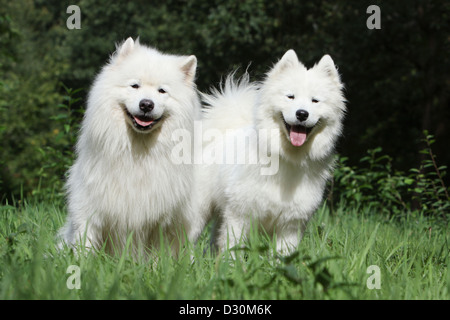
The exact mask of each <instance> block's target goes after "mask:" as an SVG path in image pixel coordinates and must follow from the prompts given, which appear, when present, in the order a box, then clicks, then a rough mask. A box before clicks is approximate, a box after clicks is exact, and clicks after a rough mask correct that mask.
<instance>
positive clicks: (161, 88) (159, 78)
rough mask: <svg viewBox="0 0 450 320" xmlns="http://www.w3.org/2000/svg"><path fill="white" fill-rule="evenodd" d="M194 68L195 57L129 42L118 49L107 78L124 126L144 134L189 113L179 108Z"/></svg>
mask: <svg viewBox="0 0 450 320" xmlns="http://www.w3.org/2000/svg"><path fill="white" fill-rule="evenodd" d="M196 66H197V59H196V57H195V56H175V55H168V54H162V53H160V52H158V51H157V50H155V49H153V48H150V47H147V46H144V45H141V44H140V43H139V41H138V40H136V41H133V39H132V38H128V39H127V40H126V41H125V42H124V43H123V44H121V45H120V46H118V48H117V50H116V52H115V53H114V55H113V56H112V57H111V61H110V64H109V65H108V67H107V68H108V69H109V70H108V71H111V72H108V73H107V74H108V77H111V79H110V80H109V81H112V82H113V84H114V85H113V87H114V89H113V90H114V92H111V95H113V96H115V97H116V98H115V99H116V101H117V102H118V104H119V105H120V106H121V108H122V110H123V113H124V115H125V119H126V122H127V124H128V125H130V126H131V127H132V128H133V129H134V130H135V131H136V132H139V133H148V132H151V131H152V130H153V129H155V128H157V127H159V126H161V125H163V123H164V121H165V120H166V119H167V118H168V117H170V116H171V115H173V114H174V113H179V112H185V113H186V112H192V110H190V111H189V110H182V109H183V108H181V107H180V104H184V103H185V102H186V101H184V100H185V99H186V100H188V98H185V97H186V96H187V97H189V96H190V94H191V93H192V92H193V90H192V89H193V87H194V86H195V85H194V77H195V69H196ZM109 81H108V82H109ZM186 91H189V94H187V95H186V94H184V93H183V92H186Z"/></svg>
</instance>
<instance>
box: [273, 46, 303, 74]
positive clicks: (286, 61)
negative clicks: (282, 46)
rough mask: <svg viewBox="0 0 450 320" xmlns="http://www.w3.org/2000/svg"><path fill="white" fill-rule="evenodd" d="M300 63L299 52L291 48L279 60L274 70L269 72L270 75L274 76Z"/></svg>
mask: <svg viewBox="0 0 450 320" xmlns="http://www.w3.org/2000/svg"><path fill="white" fill-rule="evenodd" d="M299 64H300V62H299V61H298V57H297V54H296V53H295V51H294V50H293V49H289V50H288V51H286V53H285V54H284V55H283V57H281V59H280V61H278V62H277V63H276V64H275V65H274V67H273V68H272V70H271V71H270V72H269V76H273V75H275V74H278V73H280V72H282V71H284V70H286V69H290V68H293V67H296V66H298V65H299Z"/></svg>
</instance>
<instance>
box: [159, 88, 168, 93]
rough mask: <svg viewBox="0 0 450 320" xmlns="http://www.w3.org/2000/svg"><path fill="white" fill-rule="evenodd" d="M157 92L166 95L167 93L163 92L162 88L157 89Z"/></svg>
mask: <svg viewBox="0 0 450 320" xmlns="http://www.w3.org/2000/svg"><path fill="white" fill-rule="evenodd" d="M158 92H159V93H166V92H167V91H166V90H164V89H163V88H159V89H158Z"/></svg>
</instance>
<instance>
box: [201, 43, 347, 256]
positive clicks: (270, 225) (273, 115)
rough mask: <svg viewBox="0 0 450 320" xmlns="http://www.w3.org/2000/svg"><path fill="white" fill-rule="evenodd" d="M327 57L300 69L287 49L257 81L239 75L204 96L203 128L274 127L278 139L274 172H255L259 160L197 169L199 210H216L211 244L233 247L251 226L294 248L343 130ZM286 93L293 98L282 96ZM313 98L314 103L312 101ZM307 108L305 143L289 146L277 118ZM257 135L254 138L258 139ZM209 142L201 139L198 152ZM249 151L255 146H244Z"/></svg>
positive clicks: (338, 89) (280, 246)
mask: <svg viewBox="0 0 450 320" xmlns="http://www.w3.org/2000/svg"><path fill="white" fill-rule="evenodd" d="M342 89H343V85H342V83H341V81H340V78H339V75H338V72H337V70H336V67H335V65H334V63H333V61H332V59H331V58H330V57H329V56H328V55H325V56H324V57H323V58H322V59H321V60H320V62H319V63H318V64H317V65H315V66H314V67H313V68H311V69H309V70H307V69H306V68H305V66H304V65H303V64H301V63H300V62H299V61H298V58H297V56H296V54H295V52H294V51H293V50H289V51H288V52H286V54H285V55H284V56H283V57H282V59H281V60H280V61H279V62H278V63H277V64H276V65H275V66H274V67H273V68H272V70H271V71H270V72H269V73H268V74H267V77H266V79H265V80H264V81H263V82H262V83H261V84H260V85H256V84H251V83H249V82H248V78H246V77H244V78H243V79H242V80H241V81H240V82H237V83H235V82H233V80H232V78H231V77H229V78H228V79H227V81H226V83H225V85H224V87H223V88H222V90H221V91H220V92H219V91H217V90H215V91H213V93H212V95H205V96H204V100H205V102H206V103H207V104H208V106H207V107H206V108H205V112H204V120H203V127H204V129H205V130H207V129H208V128H217V129H219V130H222V131H223V132H224V131H225V130H226V129H231V128H232V129H243V130H246V128H247V129H256V130H259V129H267V130H271V129H274V130H275V131H274V132H276V134H275V136H272V139H275V142H278V144H279V146H280V147H279V148H278V150H274V152H275V153H277V156H278V159H279V170H278V172H277V173H276V174H274V175H261V170H260V169H261V167H262V166H263V164H261V163H260V162H259V163H258V164H256V165H255V164H244V165H242V164H228V165H227V164H225V165H223V164H222V165H216V164H214V165H208V166H204V168H202V170H201V171H200V173H201V174H200V179H199V183H198V186H197V188H198V190H199V195H202V197H201V199H200V200H199V201H200V207H201V212H202V215H203V216H206V217H207V216H209V215H210V214H211V213H213V212H216V213H218V214H219V221H220V223H219V227H218V234H217V236H216V239H215V241H216V244H217V245H218V246H219V248H220V249H224V248H226V247H227V246H228V247H232V246H234V245H236V244H237V242H238V241H239V240H240V239H242V238H245V236H246V235H247V233H248V231H249V228H250V226H251V224H256V225H257V226H259V227H262V228H263V229H264V230H265V231H266V232H267V233H268V234H271V235H273V234H276V237H277V250H278V251H279V252H282V253H288V252H290V251H291V250H293V249H295V248H296V247H297V246H298V244H299V242H300V240H301V237H302V234H303V231H304V228H305V226H306V223H307V222H308V220H309V219H310V218H311V216H312V215H313V213H314V212H315V210H316V209H317V208H318V206H319V204H320V202H321V200H322V196H323V192H324V188H325V184H326V181H327V179H329V178H330V176H331V171H332V168H333V151H334V146H335V142H336V139H337V138H338V137H339V135H340V134H341V131H342V120H343V117H344V113H345V103H344V98H343V94H342ZM287 95H294V96H295V99H289V98H288V97H287ZM313 97H315V98H317V99H319V100H320V101H319V102H318V103H317V102H315V103H313V102H312V98H313ZM299 108H302V109H305V110H308V112H309V118H308V121H312V122H314V123H316V127H315V128H314V129H313V131H312V132H311V133H310V134H309V135H308V137H307V140H306V142H305V143H304V144H303V145H302V146H300V147H296V146H293V145H292V144H291V142H290V140H289V135H288V133H287V131H286V128H285V125H284V123H283V120H282V118H281V114H283V116H284V118H285V119H286V121H287V122H294V121H297V120H296V118H295V112H296V110H298V109H299ZM262 138H263V137H262V136H260V135H259V136H258V139H260V140H261V139H262ZM211 143H214V141H210V142H207V143H205V144H204V149H205V147H207V146H208V145H209V144H211ZM249 148H256V146H254V145H251V146H249Z"/></svg>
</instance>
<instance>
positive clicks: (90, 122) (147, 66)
mask: <svg viewBox="0 0 450 320" xmlns="http://www.w3.org/2000/svg"><path fill="white" fill-rule="evenodd" d="M196 65H197V60H196V57H195V56H175V55H167V54H163V53H160V52H158V51H157V50H155V49H153V48H150V47H147V46H144V45H141V44H139V42H138V40H136V41H133V39H131V38H129V39H127V40H126V41H125V42H124V43H123V44H122V45H120V46H119V47H118V48H117V51H116V52H115V54H113V56H112V57H111V59H110V61H109V63H108V64H107V65H106V66H105V67H104V68H103V69H102V70H101V72H100V74H99V75H98V76H97V77H96V79H95V81H94V83H93V86H92V88H91V91H90V94H89V97H88V103H87V110H86V113H85V117H84V120H83V123H82V128H81V134H80V136H79V140H78V143H77V147H76V151H77V159H76V161H75V163H74V165H73V166H72V168H71V169H70V171H69V178H68V182H67V190H68V209H69V215H68V219H67V223H66V224H65V226H64V228H63V229H62V230H61V235H62V237H63V239H64V241H65V242H66V243H68V244H69V245H76V244H79V243H82V242H84V241H85V245H86V247H94V248H97V249H98V248H101V247H105V249H106V250H107V251H108V252H121V250H122V249H123V247H124V245H125V242H126V241H127V237H129V236H130V237H131V238H130V239H132V240H133V241H132V243H133V244H134V249H133V250H134V253H137V252H146V251H148V250H149V249H152V248H154V247H158V246H159V245H160V239H165V240H166V241H167V242H168V243H169V244H170V245H171V246H172V248H173V251H174V252H177V250H178V248H179V245H180V244H181V243H183V241H184V234H185V235H187V238H188V239H189V240H191V241H194V240H195V239H196V237H197V236H198V234H199V233H200V231H201V230H200V227H201V226H200V225H199V224H198V223H197V219H196V216H195V214H196V212H195V211H194V210H192V208H191V197H192V194H191V189H192V187H191V185H192V183H193V170H192V168H191V167H190V165H189V164H174V163H173V161H172V160H171V158H170V155H171V150H172V149H173V147H174V146H175V145H176V143H177V142H175V141H173V140H172V138H171V135H172V132H173V131H174V130H176V129H180V128H182V129H185V130H187V131H188V132H191V131H192V130H193V126H194V120H195V119H196V118H197V117H198V116H199V114H200V103H199V99H198V95H197V92H196V89H195V85H194V76H195V70H196ZM138 249H139V251H137V250H138Z"/></svg>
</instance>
